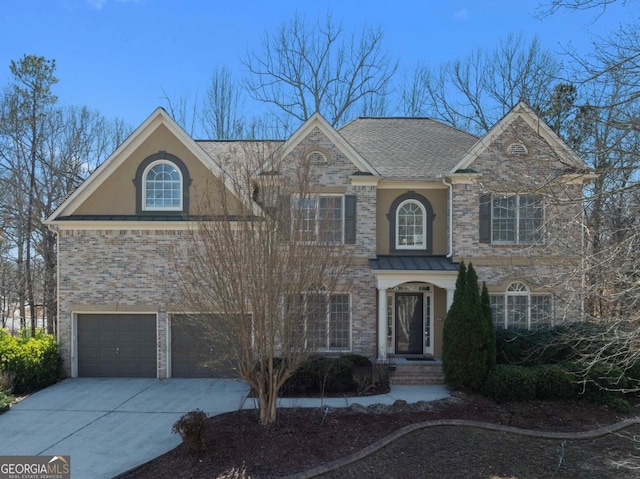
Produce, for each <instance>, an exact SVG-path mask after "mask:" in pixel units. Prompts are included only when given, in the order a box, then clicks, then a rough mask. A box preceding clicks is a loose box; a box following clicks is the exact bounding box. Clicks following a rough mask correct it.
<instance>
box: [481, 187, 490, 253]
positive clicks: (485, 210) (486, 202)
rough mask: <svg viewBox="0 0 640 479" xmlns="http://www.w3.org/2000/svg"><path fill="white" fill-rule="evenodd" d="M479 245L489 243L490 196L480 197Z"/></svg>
mask: <svg viewBox="0 0 640 479" xmlns="http://www.w3.org/2000/svg"><path fill="white" fill-rule="evenodd" d="M478 223H479V224H480V243H491V195H480V215H479V219H478Z"/></svg>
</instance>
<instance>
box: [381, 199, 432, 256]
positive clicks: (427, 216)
mask: <svg viewBox="0 0 640 479" xmlns="http://www.w3.org/2000/svg"><path fill="white" fill-rule="evenodd" d="M435 217H436V215H435V214H434V213H433V208H432V206H431V203H429V200H428V199H426V198H425V197H424V196H422V195H421V194H419V193H416V192H415V191H407V192H406V193H404V194H402V195H400V196H398V197H397V198H396V199H395V200H393V202H392V203H391V207H390V208H389V213H388V214H387V218H388V220H389V252H390V253H392V254H397V255H424V254H431V252H432V251H433V227H432V225H433V220H434V218H435Z"/></svg>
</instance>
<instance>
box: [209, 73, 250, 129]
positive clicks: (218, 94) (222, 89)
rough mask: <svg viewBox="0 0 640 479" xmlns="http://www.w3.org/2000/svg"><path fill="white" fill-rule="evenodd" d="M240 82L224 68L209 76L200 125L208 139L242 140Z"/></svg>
mask: <svg viewBox="0 0 640 479" xmlns="http://www.w3.org/2000/svg"><path fill="white" fill-rule="evenodd" d="M240 85H241V82H239V81H237V80H236V79H235V78H234V77H233V75H232V74H231V71H230V70H229V68H227V67H226V66H223V67H218V68H216V69H215V70H214V72H213V75H211V81H210V82H209V88H208V89H207V96H206V99H205V102H204V105H203V108H202V123H203V128H204V131H205V133H207V135H208V137H209V138H212V139H216V140H229V139H238V138H243V137H245V135H246V132H243V131H242V125H243V124H244V121H243V113H242V102H241V93H242V92H241V88H240Z"/></svg>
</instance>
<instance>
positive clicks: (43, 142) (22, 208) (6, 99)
mask: <svg viewBox="0 0 640 479" xmlns="http://www.w3.org/2000/svg"><path fill="white" fill-rule="evenodd" d="M11 72H12V75H13V80H12V83H11V84H10V85H9V87H8V88H7V90H6V91H5V93H4V95H3V97H2V101H1V103H0V189H2V191H3V193H4V195H6V196H7V198H6V201H3V202H2V204H0V218H1V220H2V223H1V227H2V231H3V235H4V238H5V241H6V242H7V243H9V244H10V247H8V248H7V251H6V254H5V257H4V258H3V259H4V260H7V261H9V260H11V259H13V260H14V261H15V267H14V268H10V271H12V272H14V273H15V277H12V278H11V282H12V284H11V285H8V286H7V289H10V290H11V291H15V295H16V298H15V301H16V303H17V305H18V308H19V310H20V320H21V325H20V326H21V327H22V328H25V327H26V326H27V325H26V318H27V306H28V308H29V316H30V318H31V324H30V329H31V331H32V332H34V331H35V328H36V321H37V320H38V317H41V318H45V317H46V320H47V329H48V331H49V332H54V328H55V319H56V302H55V297H56V284H55V277H56V274H55V272H56V247H55V244H56V241H55V235H54V234H53V232H51V231H49V230H48V229H47V228H46V227H45V226H44V225H43V224H42V223H41V221H42V220H43V219H45V218H46V217H48V216H49V215H50V214H51V213H52V212H53V210H54V209H55V208H56V207H57V205H58V204H59V203H60V201H62V199H63V198H64V197H65V196H66V195H67V194H68V193H69V192H71V191H72V190H73V189H75V188H76V187H77V186H78V185H79V184H80V183H81V182H82V181H83V179H84V178H86V176H88V174H89V173H90V172H91V171H93V169H94V168H95V167H96V166H97V165H98V164H99V162H101V161H102V160H104V159H105V158H106V157H107V155H108V154H109V153H110V152H111V151H113V150H114V149H115V148H116V147H117V145H118V144H119V143H120V142H122V141H123V140H124V139H125V138H126V136H127V135H128V134H129V131H130V129H129V128H128V127H126V126H125V125H124V124H123V123H122V122H119V121H115V122H110V121H107V120H106V119H104V118H103V117H102V116H101V115H99V114H98V113H97V112H92V111H90V110H88V109H87V108H62V107H59V106H57V105H56V102H57V98H56V97H55V95H53V93H52V86H53V85H54V84H55V83H56V82H57V79H56V78H55V62H54V61H52V60H46V59H45V58H43V57H36V56H33V55H26V56H24V57H23V58H22V59H21V60H20V61H18V62H12V63H11ZM12 256H13V258H11V257H12Z"/></svg>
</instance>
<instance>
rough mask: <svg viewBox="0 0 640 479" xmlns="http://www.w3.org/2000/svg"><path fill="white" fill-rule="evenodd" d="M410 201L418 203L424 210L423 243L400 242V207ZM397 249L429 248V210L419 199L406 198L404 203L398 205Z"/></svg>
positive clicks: (421, 209)
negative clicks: (404, 243) (406, 243)
mask: <svg viewBox="0 0 640 479" xmlns="http://www.w3.org/2000/svg"><path fill="white" fill-rule="evenodd" d="M408 203H413V204H414V205H417V206H418V208H420V211H421V212H422V244H420V245H403V244H401V243H400V241H399V239H400V236H399V233H400V215H399V213H400V209H401V208H402V207H403V206H404V205H406V204H408ZM395 215H396V250H424V249H426V248H427V210H426V209H425V207H424V205H423V204H422V203H421V202H419V201H418V200H414V199H412V198H410V199H408V200H404V201H403V202H402V203H400V204H399V205H398V207H397V208H396V212H395Z"/></svg>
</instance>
